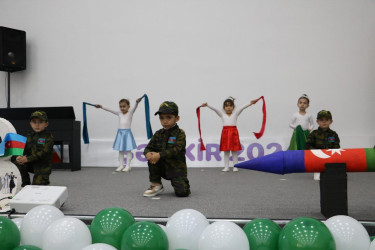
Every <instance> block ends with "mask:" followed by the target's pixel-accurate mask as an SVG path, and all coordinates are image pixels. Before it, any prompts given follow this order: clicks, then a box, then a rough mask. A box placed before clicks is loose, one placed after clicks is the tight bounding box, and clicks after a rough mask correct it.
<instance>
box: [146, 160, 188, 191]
mask: <svg viewBox="0 0 375 250" xmlns="http://www.w3.org/2000/svg"><path fill="white" fill-rule="evenodd" d="M148 170H149V173H150V176H149V177H150V182H154V183H160V184H161V178H163V179H166V180H170V181H171V185H172V187H173V188H174V192H175V194H176V196H178V197H187V196H189V195H190V185H189V180H188V178H187V170H186V167H185V169H175V168H173V167H171V166H168V165H166V164H163V163H162V162H160V163H157V164H151V163H148Z"/></svg>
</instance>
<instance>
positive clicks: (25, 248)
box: [13, 245, 42, 250]
mask: <svg viewBox="0 0 375 250" xmlns="http://www.w3.org/2000/svg"><path fill="white" fill-rule="evenodd" d="M13 250H42V249H41V248H39V247H36V246H32V245H22V246H18V247H16V248H15V249H13Z"/></svg>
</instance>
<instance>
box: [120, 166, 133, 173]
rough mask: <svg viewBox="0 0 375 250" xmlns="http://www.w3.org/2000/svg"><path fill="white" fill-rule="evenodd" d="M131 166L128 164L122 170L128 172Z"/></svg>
mask: <svg viewBox="0 0 375 250" xmlns="http://www.w3.org/2000/svg"><path fill="white" fill-rule="evenodd" d="M131 169H132V168H131V167H130V166H126V167H125V168H124V169H123V170H122V172H129V171H130V170H131Z"/></svg>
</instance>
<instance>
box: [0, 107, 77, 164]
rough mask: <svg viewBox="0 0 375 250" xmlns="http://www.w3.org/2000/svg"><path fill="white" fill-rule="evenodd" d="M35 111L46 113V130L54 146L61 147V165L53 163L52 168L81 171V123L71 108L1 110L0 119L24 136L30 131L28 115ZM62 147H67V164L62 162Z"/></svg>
mask: <svg viewBox="0 0 375 250" xmlns="http://www.w3.org/2000/svg"><path fill="white" fill-rule="evenodd" d="M36 110H43V111H45V112H46V113H47V116H48V123H49V125H48V127H47V130H49V131H51V132H52V134H53V137H54V140H55V145H59V146H61V163H53V164H52V168H53V169H71V170H72V171H76V170H81V133H80V131H81V122H80V121H76V120H75V119H76V116H75V114H74V109H73V107H71V106H67V107H32V108H7V109H4V108H2V109H0V117H2V118H4V119H7V120H8V121H9V122H10V123H12V125H13V126H14V128H15V129H16V131H17V133H18V134H20V135H23V136H26V134H27V132H28V131H30V130H31V127H30V115H31V113H33V112H34V111H36ZM64 145H68V147H69V162H64V161H63V151H64V150H63V148H64Z"/></svg>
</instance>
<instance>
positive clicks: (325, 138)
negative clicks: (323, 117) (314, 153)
mask: <svg viewBox="0 0 375 250" xmlns="http://www.w3.org/2000/svg"><path fill="white" fill-rule="evenodd" d="M305 148H306V149H332V148H340V139H339V136H338V135H337V133H336V132H335V131H333V130H331V129H328V130H326V131H323V130H322V129H321V128H318V129H316V130H314V131H313V132H311V134H310V135H309V137H307V140H306V144H305Z"/></svg>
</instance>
